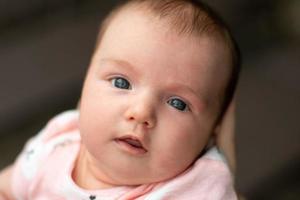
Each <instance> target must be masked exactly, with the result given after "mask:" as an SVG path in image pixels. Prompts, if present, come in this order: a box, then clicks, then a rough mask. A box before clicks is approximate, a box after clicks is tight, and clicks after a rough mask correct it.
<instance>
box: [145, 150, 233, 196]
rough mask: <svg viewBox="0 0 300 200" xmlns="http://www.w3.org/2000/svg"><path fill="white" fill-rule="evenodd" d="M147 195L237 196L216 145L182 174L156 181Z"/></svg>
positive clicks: (231, 178)
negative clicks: (153, 187) (158, 182)
mask: <svg viewBox="0 0 300 200" xmlns="http://www.w3.org/2000/svg"><path fill="white" fill-rule="evenodd" d="M157 197H159V198H157ZM147 199H177V200H181V199H212V200H214V199H215V200H217V199H224V200H235V199H237V197H236V193H235V190H234V182H233V177H232V175H231V173H230V171H229V168H228V166H227V164H226V161H225V160H224V158H223V156H222V155H221V153H220V152H219V151H218V150H217V149H211V150H209V151H208V152H206V153H205V154H204V155H203V156H202V157H201V158H199V159H198V160H197V161H196V162H195V163H194V164H193V165H192V166H191V167H190V168H188V169H187V170H186V171H185V172H183V173H182V174H180V175H178V176H177V177H175V178H173V179H171V180H169V181H166V182H163V183H160V184H158V185H157V187H156V188H155V189H154V190H153V191H152V192H151V194H150V195H149V197H148V198H147Z"/></svg>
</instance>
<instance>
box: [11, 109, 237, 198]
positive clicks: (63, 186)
mask: <svg viewBox="0 0 300 200" xmlns="http://www.w3.org/2000/svg"><path fill="white" fill-rule="evenodd" d="M77 122H78V112H77V111H68V112H65V113H62V114H60V115H58V116H57V117H55V118H54V119H53V120H51V121H50V122H49V123H48V125H47V126H46V128H44V129H43V130H42V131H41V132H40V133H39V134H38V135H37V136H35V137H34V138H33V139H31V140H30V141H29V142H28V143H27V144H26V146H25V148H24V150H23V152H22V153H21V154H20V155H19V157H18V159H17V161H16V163H15V167H14V173H13V181H12V182H13V184H12V190H13V192H14V195H15V197H16V199H24V200H27V199H38V200H46V199H49V200H50V199H51V200H100V199H101V200H112V199H118V200H129V199H138V200H142V199H143V200H146V199H147V200H158V199H160V200H169V199H175V200H181V199H185V200H186V199H189V200H193V199H197V200H198V199H209V200H219V199H222V200H227V199H228V200H231V199H237V197H236V194H235V192H234V189H233V183H232V178H231V174H230V172H229V170H228V167H227V165H226V163H225V162H224V161H223V160H222V157H221V155H220V154H218V153H217V151H216V150H214V151H210V152H209V153H207V154H205V155H204V156H203V157H201V158H200V159H198V160H197V161H196V162H195V163H194V164H193V165H192V166H191V167H190V168H189V169H188V170H186V171H185V172H184V173H182V174H180V175H178V176H177V177H175V178H173V179H171V180H169V181H166V182H160V183H153V184H148V185H141V186H138V187H126V186H124V187H116V188H110V189H101V190H84V189H82V188H80V187H78V186H77V185H76V184H75V183H74V182H73V180H72V177H71V173H72V170H73V167H74V162H75V160H76V156H77V153H78V151H79V147H80V136H79V131H78V127H77Z"/></svg>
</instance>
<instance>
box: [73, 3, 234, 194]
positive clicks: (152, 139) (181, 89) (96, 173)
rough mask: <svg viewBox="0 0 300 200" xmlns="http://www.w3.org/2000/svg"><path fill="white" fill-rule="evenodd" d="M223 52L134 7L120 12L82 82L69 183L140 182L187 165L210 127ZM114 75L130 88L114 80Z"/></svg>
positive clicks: (222, 78)
mask: <svg viewBox="0 0 300 200" xmlns="http://www.w3.org/2000/svg"><path fill="white" fill-rule="evenodd" d="M132 30H134V31H132ZM120 33H122V34H120ZM228 57H229V56H228V55H227V51H226V50H225V48H224V47H223V46H222V45H220V44H218V43H216V42H215V41H214V40H212V39H210V38H209V37H205V36H203V37H199V36H198V37H196V36H191V35H189V36H184V35H178V34H177V33H176V32H174V30H172V29H171V28H170V27H169V25H168V24H167V22H164V21H159V20H157V19H155V18H153V17H151V16H149V15H146V14H144V13H143V12H141V11H137V10H134V9H132V10H130V9H129V10H124V11H121V12H120V13H119V14H118V15H117V16H116V18H115V19H114V20H113V21H112V22H111V24H110V25H109V27H108V29H107V30H106V32H105V34H104V36H103V38H102V41H101V44H100V45H99V47H98V49H97V50H96V52H95V54H94V56H93V59H92V61H91V64H90V67H89V71H88V73H87V77H86V80H85V83H84V88H83V92H82V98H81V104H80V113H81V114H80V125H79V126H80V132H81V137H82V147H81V150H80V154H79V157H78V159H77V162H76V166H75V169H74V173H73V178H74V180H75V182H76V183H77V184H78V185H79V186H81V187H83V188H87V189H99V188H108V187H115V186H121V185H123V186H124V185H140V184H147V183H155V182H159V181H164V180H167V179H170V178H173V177H175V176H176V175H178V174H180V173H181V172H183V171H184V170H185V169H187V168H188V167H189V166H190V165H191V164H192V163H193V161H194V160H195V159H196V158H197V156H198V155H199V153H200V152H201V151H202V150H203V149H204V148H205V146H206V144H207V141H208V139H209V138H210V137H211V135H212V133H213V132H214V131H215V127H216V124H215V121H216V118H217V115H218V114H219V110H220V96H221V95H223V93H224V86H225V85H226V81H227V78H226V77H228V70H227V69H226V67H224V63H229V61H228ZM120 78H121V80H122V81H123V83H124V80H125V83H126V84H127V85H129V88H119V87H118V86H116V85H115V81H116V79H120ZM126 81H127V82H126ZM174 99H180V101H181V102H184V103H185V104H186V105H187V107H186V108H185V109H184V110H183V111H182V110H179V109H178V107H176V106H174V105H173V104H170V101H171V100H174ZM128 135H129V136H133V137H137V138H139V140H140V141H141V142H142V143H143V145H144V147H145V149H146V150H147V152H146V153H143V154H138V155H137V154H134V153H132V152H130V151H128V149H126V148H123V146H122V145H120V144H118V143H116V141H115V139H116V138H119V137H123V136H128Z"/></svg>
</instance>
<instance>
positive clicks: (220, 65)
mask: <svg viewBox="0 0 300 200" xmlns="http://www.w3.org/2000/svg"><path fill="white" fill-rule="evenodd" d="M168 23H169V22H168V21H166V20H161V19H159V18H157V17H155V16H154V15H151V14H150V13H147V12H146V13H145V12H143V11H139V10H135V9H124V10H122V11H120V12H119V13H118V14H117V15H116V17H115V18H114V19H113V20H112V21H111V22H110V24H109V26H108V27H107V29H106V31H105V33H104V35H103V38H102V40H101V44H100V45H99V48H98V49H97V51H96V54H95V57H102V58H113V59H121V60H123V59H125V60H126V61H128V62H130V63H132V64H134V66H140V67H143V68H147V67H148V68H150V67H151V66H152V67H159V68H160V69H164V73H165V74H166V79H167V78H170V79H172V78H174V76H176V78H177V79H178V81H184V82H187V83H189V84H190V85H193V87H196V85H197V87H196V90H198V91H201V92H202V93H203V91H208V90H210V91H216V90H219V88H220V87H222V84H223V85H224V81H225V78H224V77H226V76H224V75H225V74H227V72H228V70H226V67H224V63H226V62H227V57H228V56H227V52H226V50H225V48H224V45H221V44H219V43H217V42H216V41H215V40H213V39H211V38H209V37H207V36H201V37H200V36H197V37H196V36H194V35H183V34H178V33H177V32H176V31H174V29H172V28H171V26H170V25H169V24H168ZM174 70H175V71H176V72H177V73H176V74H174V73H172V71H174ZM150 71H151V70H148V71H146V72H147V73H150ZM152 71H153V70H152ZM178 72H180V73H178ZM220 74H222V76H219V75H220ZM199 79H201V81H199ZM222 79H224V80H222ZM216 80H218V82H219V83H222V84H215V82H216Z"/></svg>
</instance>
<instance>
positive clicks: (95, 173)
mask: <svg viewBox="0 0 300 200" xmlns="http://www.w3.org/2000/svg"><path fill="white" fill-rule="evenodd" d="M101 174H103V173H101V170H100V169H99V168H98V167H97V166H96V165H95V163H94V162H93V161H92V159H91V158H90V156H89V153H88V152H87V150H86V148H85V147H83V145H81V148H80V152H79V154H78V157H77V160H76V162H75V166H74V169H73V172H72V178H73V180H74V182H75V183H76V184H77V185H78V186H79V187H81V188H83V189H89V190H96V189H105V188H111V187H116V186H117V185H113V184H110V183H107V182H105V181H103V180H101Z"/></svg>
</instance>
